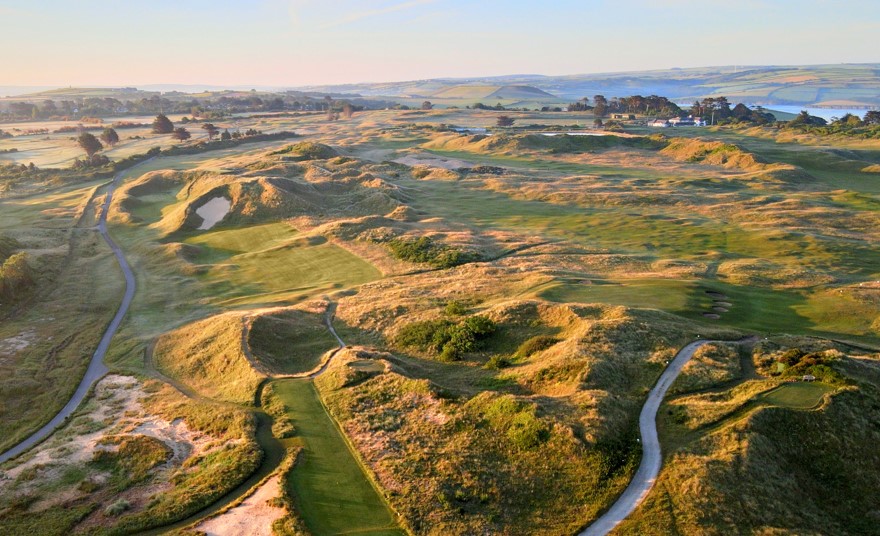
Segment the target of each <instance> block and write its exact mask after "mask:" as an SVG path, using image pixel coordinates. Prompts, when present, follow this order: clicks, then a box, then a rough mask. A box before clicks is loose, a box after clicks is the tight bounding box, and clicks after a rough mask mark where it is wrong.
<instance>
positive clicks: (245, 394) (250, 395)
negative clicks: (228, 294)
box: [154, 313, 264, 404]
mask: <svg viewBox="0 0 880 536" xmlns="http://www.w3.org/2000/svg"><path fill="white" fill-rule="evenodd" d="M243 329H244V326H243V322H242V317H241V315H240V314H234V313H229V314H224V315H220V316H215V317H211V318H207V319H205V320H201V321H198V322H194V323H192V324H188V325H186V326H183V327H181V328H178V329H176V330H174V331H172V332H169V333H166V334H165V335H163V336H162V337H160V338H159V340H158V341H156V347H155V350H154V359H155V362H156V366H157V367H158V368H159V369H160V370H161V371H162V372H164V373H165V374H168V375H169V376H171V377H173V378H176V379H178V380H180V381H182V382H183V383H185V384H187V385H189V386H190V387H192V388H193V389H195V390H196V391H198V392H199V393H201V394H202V395H204V396H207V397H209V398H213V399H216V400H223V401H227V402H237V403H240V404H250V403H253V401H254V393H255V392H256V389H257V386H258V385H259V384H260V382H261V381H262V380H263V378H264V376H263V375H262V374H260V373H259V372H257V371H256V370H254V368H253V366H252V365H251V363H250V362H249V361H248V359H247V357H246V356H245V354H244V352H243V350H242V337H243Z"/></svg>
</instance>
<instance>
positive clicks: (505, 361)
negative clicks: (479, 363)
mask: <svg viewBox="0 0 880 536" xmlns="http://www.w3.org/2000/svg"><path fill="white" fill-rule="evenodd" d="M509 366H510V359H509V358H508V357H507V356H505V355H501V354H495V355H493V356H492V357H490V358H489V361H487V362H486V364H485V365H484V366H483V368H486V369H493V370H499V369H503V368H507V367H509Z"/></svg>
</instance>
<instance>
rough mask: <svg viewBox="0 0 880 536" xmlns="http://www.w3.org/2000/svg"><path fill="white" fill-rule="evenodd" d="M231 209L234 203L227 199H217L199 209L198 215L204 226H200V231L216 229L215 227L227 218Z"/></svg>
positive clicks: (197, 210)
mask: <svg viewBox="0 0 880 536" xmlns="http://www.w3.org/2000/svg"><path fill="white" fill-rule="evenodd" d="M231 207H232V202H230V201H229V199H226V198H225V197H215V198H214V199H211V200H210V201H208V202H207V203H205V204H204V205H202V206H200V207H199V208H197V209H196V214H198V215H199V216H201V218H202V224H201V225H199V227H198V230H199V231H206V230H208V229H210V228H211V227H214V225H216V224H217V223H218V222H219V221H220V220H222V219H223V218H225V217H226V215H227V214H228V213H229V209H230V208H231Z"/></svg>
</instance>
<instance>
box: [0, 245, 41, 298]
mask: <svg viewBox="0 0 880 536" xmlns="http://www.w3.org/2000/svg"><path fill="white" fill-rule="evenodd" d="M0 258H2V256H0ZM34 284H35V281H34V274H33V270H32V269H31V267H30V265H29V264H28V255H27V253H24V252H20V253H15V254H13V255H10V256H9V257H8V258H6V259H5V260H4V261H3V262H2V264H0V304H8V303H14V302H16V301H19V300H21V299H22V298H23V297H25V296H26V295H27V294H28V293H29V291H31V290H32V289H33V287H34Z"/></svg>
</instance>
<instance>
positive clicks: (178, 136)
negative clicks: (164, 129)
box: [171, 127, 192, 141]
mask: <svg viewBox="0 0 880 536" xmlns="http://www.w3.org/2000/svg"><path fill="white" fill-rule="evenodd" d="M171 137H172V138H174V139H175V140H177V141H186V140H188V139H190V138H191V137H192V136H191V135H190V133H189V131H188V130H187V129H185V128H183V127H179V128H175V129H174V132H172V133H171Z"/></svg>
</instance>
